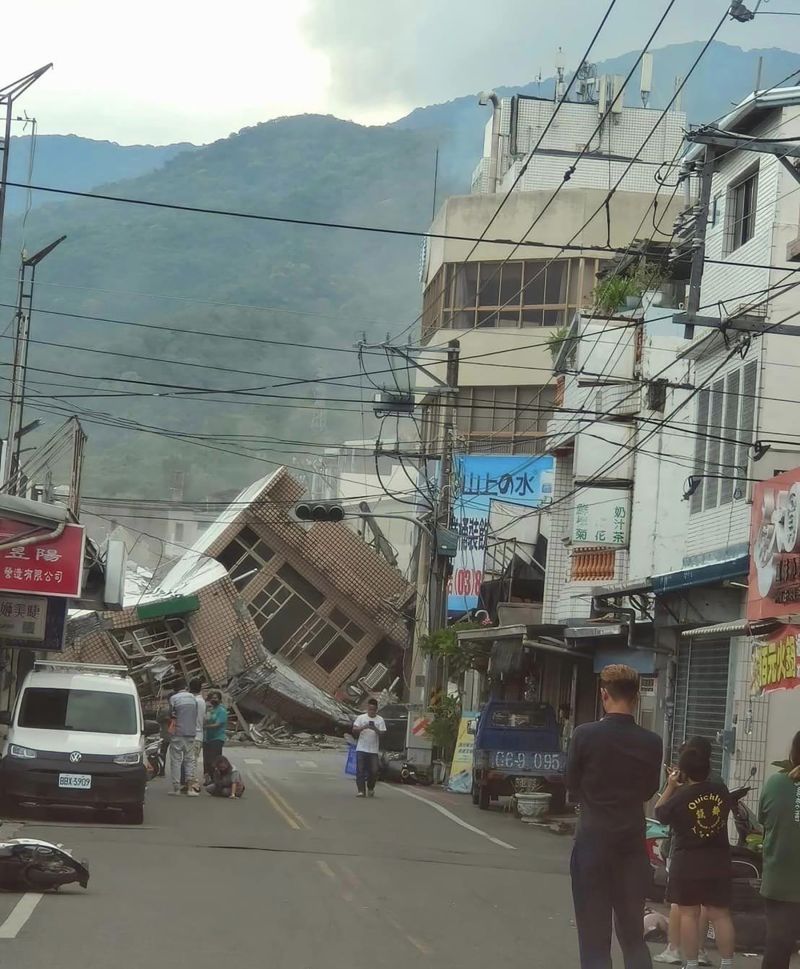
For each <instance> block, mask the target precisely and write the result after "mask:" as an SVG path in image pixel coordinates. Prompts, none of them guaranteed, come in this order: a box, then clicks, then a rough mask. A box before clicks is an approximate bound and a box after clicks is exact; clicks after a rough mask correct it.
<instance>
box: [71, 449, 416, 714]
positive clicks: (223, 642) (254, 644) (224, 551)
mask: <svg viewBox="0 0 800 969" xmlns="http://www.w3.org/2000/svg"><path fill="white" fill-rule="evenodd" d="M302 494H303V487H302V486H301V485H300V484H299V483H298V482H297V481H296V480H295V479H294V478H292V476H291V475H290V474H289V472H288V471H287V470H286V469H285V468H280V469H279V470H277V471H275V472H274V473H273V474H270V475H268V476H267V477H265V478H262V479H261V480H259V481H257V482H255V483H254V484H252V485H251V486H250V487H248V488H246V489H245V490H244V491H242V492H241V494H239V495H238V496H237V498H235V499H234V500H233V501H232V502H231V504H230V505H228V507H227V508H226V509H225V511H224V512H223V513H222V514H221V515H220V516H219V517H218V518H217V520H216V521H215V522H213V523H212V524H211V525H210V526H209V528H208V529H207V530H206V531H205V532H204V533H203V535H202V536H201V537H200V538H199V539H198V540H197V541H196V542H195V544H194V545H193V546H192V547H191V549H189V550H188V551H186V553H185V554H184V555H183V556H182V557H181V558H180V559H178V560H177V561H176V562H175V563H174V564H173V565H172V567H171V568H169V570H168V571H167V572H166V574H165V575H164V576H163V578H161V579H160V580H156V582H155V584H154V585H153V586H152V587H151V588H149V589H148V590H147V591H145V592H141V591H138V589H136V588H134V589H133V590H132V594H131V595H129V596H127V597H126V600H125V605H124V608H123V609H122V610H121V611H118V612H96V613H89V614H85V613H84V614H79V615H77V616H75V617H74V618H73V619H72V620H71V622H70V625H69V631H68V640H67V641H68V645H67V653H68V656H69V658H72V659H75V660H77V661H80V662H91V663H117V664H118V663H121V662H122V663H124V664H125V665H127V666H128V668H129V670H130V671H131V675H132V676H133V677H134V678H135V679H136V682H137V684H138V686H139V691H140V695H141V697H142V700H143V702H144V703H145V704H148V703H152V702H154V701H156V700H158V699H159V698H161V697H163V696H165V695H166V694H168V692H169V691H170V690H171V689H173V688H174V687H175V686H177V685H178V684H182V683H185V682H186V680H187V679H189V678H191V677H192V676H200V677H202V678H203V680H204V681H205V682H206V683H209V684H216V685H221V686H225V685H227V684H229V683H231V682H232V681H233V682H234V683H235V684H238V685H239V690H238V693H239V696H238V697H237V698H238V699H240V700H241V702H242V703H246V699H247V697H246V694H247V690H244V686H247V688H248V689H251V690H252V691H253V695H254V698H255V694H256V692H257V693H258V701H257V702H255V700H254V706H255V709H257V710H258V711H259V712H261V711H263V710H264V709H265V707H269V708H270V709H273V710H275V711H276V712H277V713H279V715H281V716H283V717H284V718H286V719H291V720H293V721H296V722H299V723H302V724H303V725H304V726H305V725H307V726H311V723H310V721H312V720H317V721H319V723H318V724H317V725H318V726H320V725H321V724H322V723H323V722H325V723H331V722H333V723H335V724H338V723H343V722H345V721H346V719H347V715H346V707H345V706H343V704H342V701H347V700H348V699H349V700H352V699H355V698H357V697H358V696H360V695H361V694H362V693H363V692H364V690H366V689H375V688H378V687H388V686H389V685H391V683H392V682H393V681H395V680H396V679H398V678H402V676H403V667H404V663H405V658H406V650H407V648H408V646H409V643H410V635H409V630H410V625H411V617H412V616H413V589H412V587H411V585H410V584H409V583H408V582H407V581H406V580H405V579H404V578H403V576H402V575H401V574H400V572H398V571H397V570H396V569H395V568H393V567H392V566H391V565H389V564H388V563H387V562H386V561H385V560H384V559H382V558H381V557H380V556H379V555H378V553H377V552H375V551H374V550H373V549H372V548H370V547H369V546H368V545H367V544H366V543H365V542H364V541H363V540H362V539H361V538H360V537H359V536H358V535H356V534H354V533H353V532H352V531H351V530H350V529H349V528H347V526H345V525H343V524H332V523H314V524H311V525H307V524H301V523H299V522H297V521H296V520H294V519H293V518H292V517H291V516H290V514H289V509H290V508H291V507H292V506H293V505H294V504H295V503H296V502H297V501H298V500H299V499H300V498H301V496H302ZM243 690H244V693H243V692H242V691H243ZM332 703H333V705H332Z"/></svg>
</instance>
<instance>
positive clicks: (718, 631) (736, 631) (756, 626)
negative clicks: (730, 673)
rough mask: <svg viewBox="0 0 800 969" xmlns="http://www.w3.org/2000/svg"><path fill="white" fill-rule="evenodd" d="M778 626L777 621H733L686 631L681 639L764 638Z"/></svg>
mask: <svg viewBox="0 0 800 969" xmlns="http://www.w3.org/2000/svg"><path fill="white" fill-rule="evenodd" d="M777 625H779V623H778V622H777V621H776V620H767V621H758V622H750V621H749V620H748V619H732V620H731V621H730V622H718V623H715V624H714V625H713V626H696V627H695V628H694V629H684V631H683V632H682V633H681V639H689V638H691V639H703V638H709V637H711V636H763V635H764V633H768V632H771V631H772V630H773V629H774V628H775V627H776V626H777Z"/></svg>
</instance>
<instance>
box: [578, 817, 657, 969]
mask: <svg viewBox="0 0 800 969" xmlns="http://www.w3.org/2000/svg"><path fill="white" fill-rule="evenodd" d="M649 873H650V872H649V862H648V860H647V851H646V849H645V845H644V841H643V840H642V841H641V842H634V843H631V842H630V840H626V841H618V842H616V843H615V842H607V841H604V840H603V838H602V836H598V835H597V834H596V833H589V832H584V833H582V832H578V835H577V837H576V839H575V846H574V847H573V849H572V860H571V862H570V874H571V875H572V898H573V901H574V903H575V924H576V926H577V929H578V945H579V947H580V954H581V969H611V923H612V918H613V922H614V928H615V930H616V933H617V940H618V942H619V945H620V948H621V949H622V954H623V958H624V963H625V969H652V965H653V963H652V960H651V958H650V950H649V949H648V948H647V944H646V943H645V941H644V900H645V892H646V890H647V879H648V876H649Z"/></svg>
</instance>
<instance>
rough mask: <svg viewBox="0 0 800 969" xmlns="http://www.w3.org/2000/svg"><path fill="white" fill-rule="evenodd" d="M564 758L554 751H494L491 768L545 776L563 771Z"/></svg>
mask: <svg viewBox="0 0 800 969" xmlns="http://www.w3.org/2000/svg"><path fill="white" fill-rule="evenodd" d="M565 760H566V758H565V756H564V754H563V753H559V752H556V751H553V752H547V753H544V752H542V751H529V750H526V751H521V750H496V751H494V752H493V756H492V761H493V764H492V766H493V767H497V768H500V769H501V770H523V771H542V772H543V773H547V774H560V773H561V772H562V771H563V770H564V764H565Z"/></svg>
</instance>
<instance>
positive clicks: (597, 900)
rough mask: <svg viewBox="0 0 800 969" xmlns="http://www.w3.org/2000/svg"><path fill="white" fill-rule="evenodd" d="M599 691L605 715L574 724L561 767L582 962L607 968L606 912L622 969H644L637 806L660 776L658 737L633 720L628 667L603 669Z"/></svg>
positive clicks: (588, 968) (635, 696) (591, 968)
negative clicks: (573, 827)
mask: <svg viewBox="0 0 800 969" xmlns="http://www.w3.org/2000/svg"><path fill="white" fill-rule="evenodd" d="M600 695H601V698H602V701H603V709H604V710H605V714H606V715H605V716H604V717H603V719H602V720H599V721H597V723H587V724H582V725H581V726H580V727H577V728H576V730H575V732H574V734H573V736H572V743H571V744H570V750H569V761H568V764H567V786H568V788H569V791H570V793H571V794H572V796H573V798H574V799H575V800H577V801H578V802H579V803H580V818H579V821H578V830H577V833H576V836H575V845H574V847H573V850H572V861H571V864H570V872H571V875H572V897H573V900H574V903H575V923H576V925H577V928H578V944H579V946H580V955H581V967H582V969H611V922H612V916H613V920H614V925H615V927H616V932H617V939H618V940H619V944H620V948H621V949H622V952H623V956H624V958H625V969H651V967H652V960H651V958H650V950H649V949H648V948H647V945H646V943H645V941H644V935H643V920H644V900H645V891H646V888H647V878H648V874H649V863H648V859H647V849H646V847H645V818H644V804H645V802H646V801H648V800H649V799H650V798H651V797H652V796H653V795H654V794H655V793H656V791H657V790H658V787H659V782H660V780H661V765H662V760H661V757H662V745H661V738H660V737H658V736H657V735H656V734H654V733H652V732H651V731H649V730H645V729H644V728H643V727H640V726H638V725H637V723H636V721H635V719H634V711H635V710H636V708H637V704H638V700H639V675H638V673H637V672H636V671H635V670H634V669H631V667H629V666H622V665H614V666H606V667H605V669H604V670H603V671H602V673H601V674H600Z"/></svg>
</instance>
